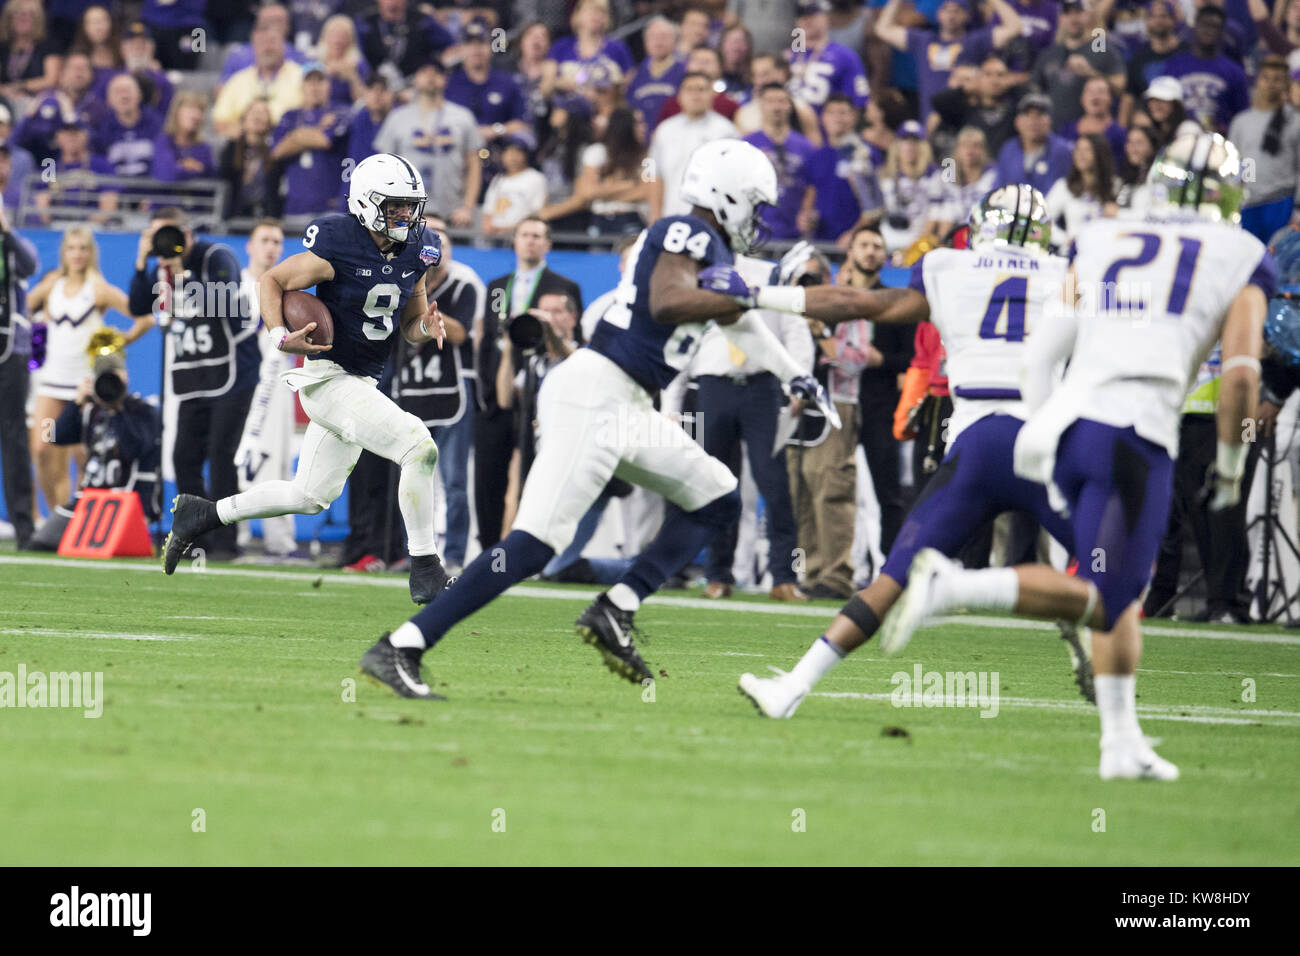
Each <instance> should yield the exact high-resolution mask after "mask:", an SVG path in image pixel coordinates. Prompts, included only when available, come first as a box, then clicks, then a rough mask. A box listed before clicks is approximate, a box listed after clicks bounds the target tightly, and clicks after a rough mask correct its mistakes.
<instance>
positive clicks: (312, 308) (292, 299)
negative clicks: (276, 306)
mask: <svg viewBox="0 0 1300 956" xmlns="http://www.w3.org/2000/svg"><path fill="white" fill-rule="evenodd" d="M283 302H284V304H283V305H282V307H281V309H282V311H283V313H284V324H285V325H286V326H287V327H288V329H289V331H290V332H297V331H298V330H299V329H301V328H302V327H303V326H305V325H310V324H311V323H312V322H315V323H316V328H315V329H314V330H313V331H312V333H311V335H309V336H308V337H307V341H308V342H309V343H311V344H312V345H332V344H333V343H334V319H333V318H331V317H330V310H329V309H328V308H326V307H325V303H324V302H322V301H321V300H320V299H318V298H316V297H315V296H314V295H311V294H310V293H308V292H297V291H294V292H286V293H285V294H284V300H283Z"/></svg>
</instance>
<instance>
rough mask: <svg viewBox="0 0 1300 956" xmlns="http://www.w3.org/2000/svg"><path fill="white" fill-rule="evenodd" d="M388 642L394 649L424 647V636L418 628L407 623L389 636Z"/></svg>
mask: <svg viewBox="0 0 1300 956" xmlns="http://www.w3.org/2000/svg"><path fill="white" fill-rule="evenodd" d="M388 642H389V643H390V644H392V645H393V646H394V647H424V635H423V634H421V633H420V629H419V628H418V627H416V626H415V625H414V624H412V623H411V622H410V621H407V622H406V623H405V624H403V625H402V626H401V627H399V628H398V629H397V630H395V631H393V633H392V634H389V635H388Z"/></svg>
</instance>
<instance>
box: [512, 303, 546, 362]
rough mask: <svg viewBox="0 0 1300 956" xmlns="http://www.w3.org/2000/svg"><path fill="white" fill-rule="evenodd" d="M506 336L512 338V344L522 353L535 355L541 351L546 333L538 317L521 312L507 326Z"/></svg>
mask: <svg viewBox="0 0 1300 956" xmlns="http://www.w3.org/2000/svg"><path fill="white" fill-rule="evenodd" d="M506 335H508V336H509V337H510V343H511V344H512V345H513V346H514V347H515V348H517V349H518V350H519V351H520V352H521V353H523V354H524V355H534V354H536V353H537V352H538V350H540V349H541V347H542V343H543V342H544V341H545V336H546V333H545V331H544V330H543V329H542V322H541V320H540V319H538V318H537V316H535V315H530V314H529V313H527V312H521V313H520V314H519V315H516V316H515V317H514V318H513V319H511V320H510V324H509V325H507V326H506Z"/></svg>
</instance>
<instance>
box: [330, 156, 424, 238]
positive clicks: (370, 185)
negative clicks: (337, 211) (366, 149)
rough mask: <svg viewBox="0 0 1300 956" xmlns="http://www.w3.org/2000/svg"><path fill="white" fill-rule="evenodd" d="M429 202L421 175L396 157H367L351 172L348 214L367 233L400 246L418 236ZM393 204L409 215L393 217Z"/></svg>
mask: <svg viewBox="0 0 1300 956" xmlns="http://www.w3.org/2000/svg"><path fill="white" fill-rule="evenodd" d="M428 198H429V197H428V196H426V195H425V192H424V180H423V179H421V178H420V174H419V172H418V171H417V170H416V168H415V167H414V166H412V165H411V164H410V163H408V162H407V161H406V160H404V159H403V158H402V157H401V156H398V155H397V154H396V153H376V154H375V155H373V156H367V157H366V158H365V159H363V160H362V161H361V162H359V163H357V166H356V168H355V169H354V170H352V180H351V181H350V182H349V183H348V212H350V213H352V215H354V216H356V217H357V219H358V220H360V221H361V225H363V226H365V227H366V228H367V229H369V230H371V231H372V232H378V233H380V234H382V235H385V236H387V237H388V238H389V239H393V240H396V241H397V242H406V241H407V240H408V239H411V238H414V237H416V236H418V235H419V232H420V230H421V229H422V228H423V227H424V204H425V203H426V202H427V201H428ZM390 204H391V205H392V206H406V207H409V210H410V211H409V212H408V213H406V214H405V215H397V216H394V215H392V213H393V211H394V210H392V209H390V208H389V206H390Z"/></svg>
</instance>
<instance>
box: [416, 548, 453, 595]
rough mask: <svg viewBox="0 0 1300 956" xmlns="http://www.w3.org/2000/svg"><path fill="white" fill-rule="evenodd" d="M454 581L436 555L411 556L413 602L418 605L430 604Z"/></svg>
mask: <svg viewBox="0 0 1300 956" xmlns="http://www.w3.org/2000/svg"><path fill="white" fill-rule="evenodd" d="M454 580H455V578H453V577H451V576H450V575H449V574H447V569H446V568H444V567H443V566H442V559H441V558H439V557H438V556H437V555H436V554H415V555H412V556H411V600H412V601H414V602H415V603H416V604H428V603H429V602H431V601H432V600H433V599H434V598H436V597H437V596H438V595H439V594H441V593H442V592H443V591H444V590H445V589H446V588H447V587H449V586H450V585H451V583H452V581H454Z"/></svg>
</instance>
